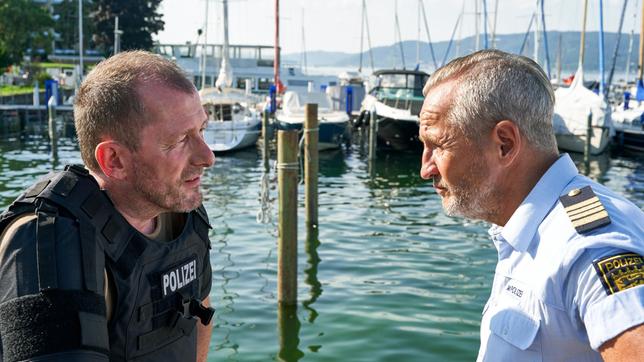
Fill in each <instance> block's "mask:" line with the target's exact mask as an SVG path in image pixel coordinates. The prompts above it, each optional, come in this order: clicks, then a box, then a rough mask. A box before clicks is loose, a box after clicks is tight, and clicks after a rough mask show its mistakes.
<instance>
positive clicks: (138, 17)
mask: <svg viewBox="0 0 644 362" xmlns="http://www.w3.org/2000/svg"><path fill="white" fill-rule="evenodd" d="M160 4H161V0H95V1H94V8H93V9H94V10H93V11H92V12H91V14H90V17H91V18H92V19H93V21H94V24H95V25H96V31H95V32H94V35H93V36H92V38H93V41H94V43H95V44H96V46H97V47H98V48H99V49H101V50H102V51H103V52H104V53H105V55H109V54H110V53H112V52H113V49H114V18H115V17H116V16H118V17H119V29H120V30H122V31H123V35H122V36H121V49H122V50H128V49H151V48H152V45H153V43H152V34H157V33H158V32H159V31H161V30H163V26H164V25H165V23H164V22H163V20H161V18H162V15H161V14H159V12H158V8H159V5H160Z"/></svg>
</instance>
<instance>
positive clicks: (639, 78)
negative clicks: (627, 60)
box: [637, 1, 644, 83]
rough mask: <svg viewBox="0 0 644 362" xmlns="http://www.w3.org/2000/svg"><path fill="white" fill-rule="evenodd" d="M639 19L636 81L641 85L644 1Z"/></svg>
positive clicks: (643, 51) (643, 52)
mask: <svg viewBox="0 0 644 362" xmlns="http://www.w3.org/2000/svg"><path fill="white" fill-rule="evenodd" d="M640 19H641V20H640V21H641V27H640V58H639V62H638V63H637V79H638V80H639V83H642V73H643V70H644V68H642V63H644V1H643V2H642V13H641V17H640Z"/></svg>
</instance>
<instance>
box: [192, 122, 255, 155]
mask: <svg viewBox="0 0 644 362" xmlns="http://www.w3.org/2000/svg"><path fill="white" fill-rule="evenodd" d="M260 134H261V121H260V120H259V118H255V119H248V120H243V121H224V122H221V121H209V122H208V126H207V127H206V129H205V130H204V139H205V141H206V143H207V144H208V147H210V149H211V150H212V151H213V152H230V151H235V150H240V149H242V148H247V147H251V146H253V145H255V143H257V140H258V139H259V136H260Z"/></svg>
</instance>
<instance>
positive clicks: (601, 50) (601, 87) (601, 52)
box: [599, 0, 606, 98]
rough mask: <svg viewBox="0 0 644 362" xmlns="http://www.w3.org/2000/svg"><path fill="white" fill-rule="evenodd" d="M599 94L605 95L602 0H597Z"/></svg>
mask: <svg viewBox="0 0 644 362" xmlns="http://www.w3.org/2000/svg"><path fill="white" fill-rule="evenodd" d="M599 75H600V82H599V94H600V95H601V96H602V97H604V98H605V97H606V94H605V93H604V88H605V87H606V84H605V83H604V1H603V0H599Z"/></svg>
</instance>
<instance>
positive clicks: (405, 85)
mask: <svg viewBox="0 0 644 362" xmlns="http://www.w3.org/2000/svg"><path fill="white" fill-rule="evenodd" d="M427 79H428V76H427V75H425V74H414V73H409V74H404V73H398V74H396V73H392V74H381V75H379V77H378V85H377V86H376V87H375V88H374V89H373V91H372V92H373V93H375V95H376V97H378V98H395V99H416V98H422V97H423V86H424V85H425V82H426V81H427Z"/></svg>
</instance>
